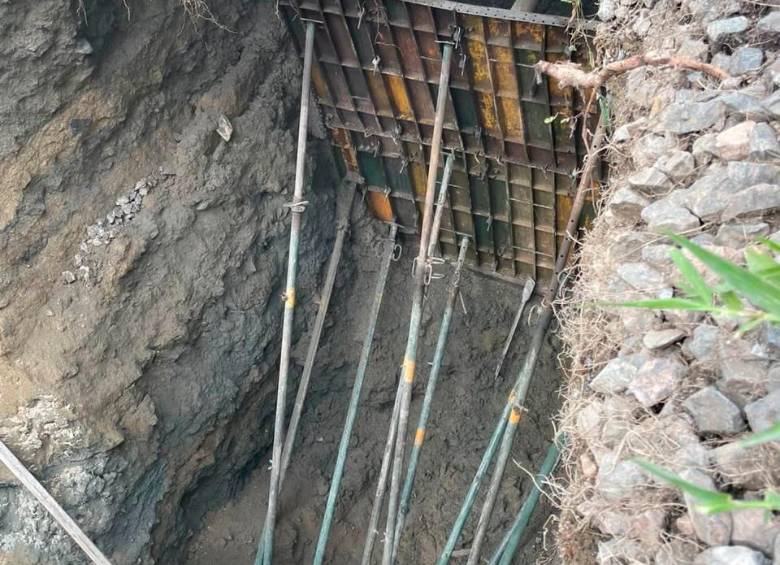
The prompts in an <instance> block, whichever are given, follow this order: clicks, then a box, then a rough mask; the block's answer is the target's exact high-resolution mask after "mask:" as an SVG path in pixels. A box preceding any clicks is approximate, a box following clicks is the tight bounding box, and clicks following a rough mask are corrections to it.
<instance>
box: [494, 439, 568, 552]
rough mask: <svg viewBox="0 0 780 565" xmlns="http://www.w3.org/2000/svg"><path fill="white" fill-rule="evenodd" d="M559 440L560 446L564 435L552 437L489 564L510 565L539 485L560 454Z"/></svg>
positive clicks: (537, 500)
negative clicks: (524, 496) (524, 497)
mask: <svg viewBox="0 0 780 565" xmlns="http://www.w3.org/2000/svg"><path fill="white" fill-rule="evenodd" d="M559 442H560V447H563V445H564V444H565V443H566V436H561V437H560V438H555V439H553V441H552V443H551V444H550V447H549V448H548V449H547V455H545V457H544V461H543V462H542V467H541V468H540V469H539V472H538V473H537V474H536V477H535V478H534V484H533V486H532V487H531V492H530V493H529V494H528V498H527V499H526V500H525V502H524V503H523V505H522V506H521V507H520V511H519V512H518V513H517V517H516V518H515V521H514V523H513V524H512V527H511V528H509V530H507V532H506V535H505V536H504V539H502V540H501V543H500V544H499V546H498V548H496V551H495V553H494V554H493V557H492V558H491V559H490V563H489V565H511V563H512V558H513V557H514V556H515V553H516V552H517V546H518V545H520V539H522V537H523V534H524V533H525V528H526V527H527V526H528V522H529V521H530V520H531V516H532V515H533V513H534V510H535V509H536V505H537V504H538V503H539V497H540V495H541V490H539V485H541V484H542V483H543V482H544V481H546V480H547V478H548V477H549V476H550V475H551V474H552V472H553V470H554V469H555V466H556V465H557V463H558V456H559V455H560V447H559V446H558V443H559Z"/></svg>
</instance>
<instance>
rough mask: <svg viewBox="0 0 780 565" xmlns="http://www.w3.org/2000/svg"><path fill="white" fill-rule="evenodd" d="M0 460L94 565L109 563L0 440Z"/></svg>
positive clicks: (106, 564)
mask: <svg viewBox="0 0 780 565" xmlns="http://www.w3.org/2000/svg"><path fill="white" fill-rule="evenodd" d="M0 461H2V462H3V464H4V465H5V466H6V467H8V470H9V471H11V473H13V475H14V477H16V479H17V480H18V481H19V482H20V483H22V485H23V486H24V488H26V489H27V492H29V493H30V494H31V495H33V497H35V500H37V501H38V502H40V503H41V504H42V505H43V507H44V508H46V511H47V512H48V513H49V514H51V517H52V518H54V519H55V520H56V521H57V523H58V524H59V525H60V526H62V529H64V530H65V531H66V532H67V534H68V535H69V536H70V537H71V539H72V540H73V541H74V542H76V544H77V545H78V546H79V547H80V548H81V549H82V551H83V552H84V553H86V554H87V557H89V559H90V560H91V561H92V563H95V565H111V562H110V561H109V560H108V558H107V557H106V556H105V555H104V554H103V552H102V551H100V550H99V549H98V547H97V546H96V545H95V544H94V543H92V540H90V539H89V538H88V537H87V534H85V533H84V531H83V530H82V529H81V528H79V525H78V524H77V523H76V522H75V521H74V520H73V518H71V517H70V516H69V515H68V513H67V512H65V510H64V509H63V508H62V506H60V505H59V503H58V502H57V501H56V500H54V497H53V496H52V495H50V494H49V491H47V490H46V488H45V487H44V486H43V485H42V484H41V483H40V482H38V479H36V478H35V477H34V476H33V474H32V473H30V471H28V470H27V467H25V466H24V464H23V463H22V462H21V461H19V459H17V457H16V456H15V455H14V454H13V453H12V452H11V450H10V449H8V447H7V446H6V445H5V444H4V443H3V442H2V441H0Z"/></svg>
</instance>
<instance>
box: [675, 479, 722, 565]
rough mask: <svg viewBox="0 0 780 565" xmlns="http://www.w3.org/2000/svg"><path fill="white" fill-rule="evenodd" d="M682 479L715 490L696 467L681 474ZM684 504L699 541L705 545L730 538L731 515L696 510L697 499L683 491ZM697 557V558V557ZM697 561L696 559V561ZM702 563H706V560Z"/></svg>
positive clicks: (717, 543) (718, 542) (713, 485)
mask: <svg viewBox="0 0 780 565" xmlns="http://www.w3.org/2000/svg"><path fill="white" fill-rule="evenodd" d="M681 477H682V479H683V480H686V481H688V482H690V483H693V484H695V485H698V486H700V487H702V488H706V489H708V490H717V489H716V488H715V483H714V482H713V481H712V479H711V478H710V477H709V476H708V475H706V474H705V473H703V472H701V471H698V470H696V469H690V470H688V471H685V472H683V473H682V474H681ZM683 498H684V499H685V505H686V506H687V508H688V516H689V517H690V519H691V524H692V525H693V530H694V532H695V534H696V537H698V538H699V539H700V540H701V541H703V542H704V543H706V544H707V545H715V546H717V545H724V544H727V543H729V540H730V539H731V527H732V523H731V515H730V514H727V513H721V514H704V513H703V512H701V511H700V510H698V504H699V503H698V501H697V500H696V499H695V498H693V497H692V496H691V495H690V494H688V493H683ZM697 559H698V558H697ZM697 563H698V561H697ZM702 563H707V562H706V561H704V562H702Z"/></svg>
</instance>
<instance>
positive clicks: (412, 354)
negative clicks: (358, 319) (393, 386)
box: [382, 43, 453, 565]
mask: <svg viewBox="0 0 780 565" xmlns="http://www.w3.org/2000/svg"><path fill="white" fill-rule="evenodd" d="M452 49H453V45H452V44H451V43H446V44H445V45H444V52H443V54H442V60H441V75H440V76H439V92H438V97H437V99H436V117H435V120H434V124H433V139H432V141H431V160H430V163H429V164H428V179H427V185H426V189H425V208H424V213H423V220H422V230H421V232H420V251H419V253H418V255H417V258H416V259H415V265H414V294H413V298H412V312H411V316H410V320H409V337H408V339H407V341H406V351H405V353H404V362H403V371H402V373H403V374H402V378H401V380H400V382H399V383H398V388H399V390H400V392H401V408H400V412H399V414H398V431H397V435H396V438H395V453H394V457H393V472H392V474H391V477H390V491H389V494H388V500H387V523H386V524H385V547H384V551H383V553H382V565H390V563H391V560H392V553H393V536H394V535H395V518H396V514H397V512H398V497H399V494H400V488H401V473H402V472H403V462H404V448H405V446H406V428H407V425H408V423H409V405H410V404H411V402H412V384H413V383H414V375H415V365H416V363H417V341H418V338H419V335H420V319H421V316H422V305H423V295H424V287H425V273H426V270H427V269H430V268H431V266H430V265H429V264H428V245H429V243H430V236H431V224H432V220H433V201H434V196H435V194H436V175H437V173H438V169H439V157H440V155H441V138H442V132H443V129H444V113H445V108H446V104H447V93H448V92H449V84H450V64H451V61H452Z"/></svg>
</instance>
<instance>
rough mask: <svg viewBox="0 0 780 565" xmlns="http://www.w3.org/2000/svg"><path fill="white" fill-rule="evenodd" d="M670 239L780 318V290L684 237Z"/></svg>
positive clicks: (674, 236) (754, 302) (757, 304)
mask: <svg viewBox="0 0 780 565" xmlns="http://www.w3.org/2000/svg"><path fill="white" fill-rule="evenodd" d="M669 238H670V239H671V240H672V241H674V242H675V243H677V244H678V245H680V246H681V247H684V248H685V249H687V250H688V251H690V252H691V254H692V255H693V256H694V257H696V258H697V259H699V261H701V262H702V263H704V264H705V265H706V266H707V267H708V268H709V269H711V270H712V271H714V272H715V273H716V274H717V275H718V276H719V277H721V278H722V279H723V280H724V281H725V282H726V283H727V284H728V285H729V286H731V287H733V288H734V289H735V290H738V291H739V292H740V293H741V294H742V295H744V296H745V297H747V298H748V300H750V301H751V302H752V303H753V304H755V305H756V306H758V307H759V308H761V309H763V310H766V311H767V312H769V313H771V314H773V315H774V316H777V317H780V288H778V287H776V286H774V285H771V284H769V283H767V282H766V281H764V280H762V279H761V278H760V277H758V276H756V275H754V274H753V273H751V272H750V271H748V270H746V269H743V268H741V267H739V266H737V265H735V264H733V263H731V262H730V261H727V260H726V259H723V258H722V257H719V256H717V255H715V254H714V253H711V252H709V251H707V250H706V249H704V248H702V247H699V246H698V245H696V244H695V243H693V242H690V241H688V240H687V239H685V238H684V237H680V236H678V235H674V234H672V233H670V234H669Z"/></svg>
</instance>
